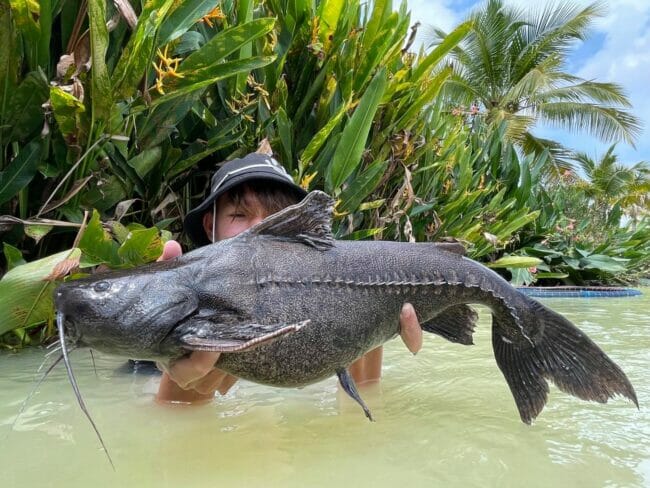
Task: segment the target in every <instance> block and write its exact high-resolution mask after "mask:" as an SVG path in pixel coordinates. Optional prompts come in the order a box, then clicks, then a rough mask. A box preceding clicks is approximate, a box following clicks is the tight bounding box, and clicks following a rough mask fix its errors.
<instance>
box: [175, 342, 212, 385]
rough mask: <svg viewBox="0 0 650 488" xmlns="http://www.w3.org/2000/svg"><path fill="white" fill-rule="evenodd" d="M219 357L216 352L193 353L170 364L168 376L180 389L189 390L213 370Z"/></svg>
mask: <svg viewBox="0 0 650 488" xmlns="http://www.w3.org/2000/svg"><path fill="white" fill-rule="evenodd" d="M219 356H220V353H218V352H208V351H194V352H193V353H192V354H191V355H190V356H189V357H187V358H183V359H179V360H178V361H176V362H175V363H174V364H172V366H171V367H170V368H169V376H170V377H171V378H172V379H173V380H174V381H175V382H176V383H177V384H178V386H180V387H181V388H184V389H187V388H191V385H192V384H193V383H195V382H196V381H198V380H200V379H201V378H203V377H204V376H206V375H207V374H208V373H210V372H211V371H212V370H213V368H214V363H216V362H217V359H219Z"/></svg>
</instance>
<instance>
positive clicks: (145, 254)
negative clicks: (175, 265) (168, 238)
mask: <svg viewBox="0 0 650 488" xmlns="http://www.w3.org/2000/svg"><path fill="white" fill-rule="evenodd" d="M162 251H163V242H162V239H161V238H160V233H159V232H158V229H157V228H156V227H152V228H150V229H137V230H132V231H131V232H129V234H128V235H127V236H126V239H125V241H124V242H123V244H122V245H121V246H120V248H119V249H118V251H117V253H118V255H119V256H120V257H121V258H122V259H123V260H124V262H125V263H126V264H129V265H132V266H140V265H143V264H146V263H150V262H152V261H155V260H156V259H158V258H159V257H160V255H161V254H162Z"/></svg>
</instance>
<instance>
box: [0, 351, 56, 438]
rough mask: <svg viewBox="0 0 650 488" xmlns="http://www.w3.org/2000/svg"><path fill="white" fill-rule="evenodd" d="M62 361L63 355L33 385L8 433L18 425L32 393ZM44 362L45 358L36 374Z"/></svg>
mask: <svg viewBox="0 0 650 488" xmlns="http://www.w3.org/2000/svg"><path fill="white" fill-rule="evenodd" d="M62 359H63V354H61V355H60V356H59V357H58V358H56V359H55V360H54V362H53V363H52V364H50V366H49V367H48V368H47V371H45V373H43V376H41V378H40V379H39V380H38V381H37V382H36V384H35V385H34V387H33V388H32V390H31V391H30V392H29V394H28V395H27V398H25V399H24V400H23V403H22V404H21V405H20V409H19V410H18V414H17V415H16V418H14V421H13V422H12V423H11V427H10V428H9V432H11V431H12V430H14V427H16V424H17V423H18V419H19V418H20V416H21V415H22V414H23V412H24V411H25V408H27V404H28V403H29V400H31V398H32V396H34V393H36V391H37V390H38V388H39V387H40V386H41V384H42V383H43V381H45V378H47V376H48V375H49V374H50V373H51V372H52V370H53V369H54V368H55V367H56V365H57V364H59V363H60V362H61V360H62ZM46 361H47V358H45V359H44V360H43V362H42V363H41V365H40V366H39V368H38V370H37V373H38V372H40V371H41V369H43V366H45V363H46ZM7 435H8V434H7Z"/></svg>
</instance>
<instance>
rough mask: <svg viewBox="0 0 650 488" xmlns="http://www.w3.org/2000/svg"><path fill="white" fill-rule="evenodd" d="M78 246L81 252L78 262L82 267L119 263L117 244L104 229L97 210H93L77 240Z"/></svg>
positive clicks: (116, 264) (115, 264)
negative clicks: (79, 261)
mask: <svg viewBox="0 0 650 488" xmlns="http://www.w3.org/2000/svg"><path fill="white" fill-rule="evenodd" d="M79 248H80V249H81V252H82V256H81V264H80V267H82V268H83V267H89V266H95V265H97V264H108V265H109V266H118V265H119V264H120V259H119V257H118V254H117V249H118V245H117V243H116V242H115V241H114V240H113V238H112V237H111V234H110V233H109V232H108V231H107V230H105V229H104V226H103V225H102V222H101V220H100V218H99V212H97V210H93V216H92V218H91V219H90V221H89V222H88V225H87V226H86V229H85V230H84V233H83V235H82V236H81V240H80V241H79Z"/></svg>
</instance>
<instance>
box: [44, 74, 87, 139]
mask: <svg viewBox="0 0 650 488" xmlns="http://www.w3.org/2000/svg"><path fill="white" fill-rule="evenodd" d="M50 103H51V104H52V112H53V113H54V118H55V119H56V123H57V124H59V130H61V133H63V134H64V135H67V134H72V133H74V132H76V131H77V126H78V124H79V114H81V113H83V112H85V110H86V107H85V106H84V104H83V103H82V102H81V101H80V100H79V99H78V98H76V97H75V96H74V95H72V94H70V93H67V92H65V91H63V90H62V89H61V88H59V87H58V86H52V87H50Z"/></svg>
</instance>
